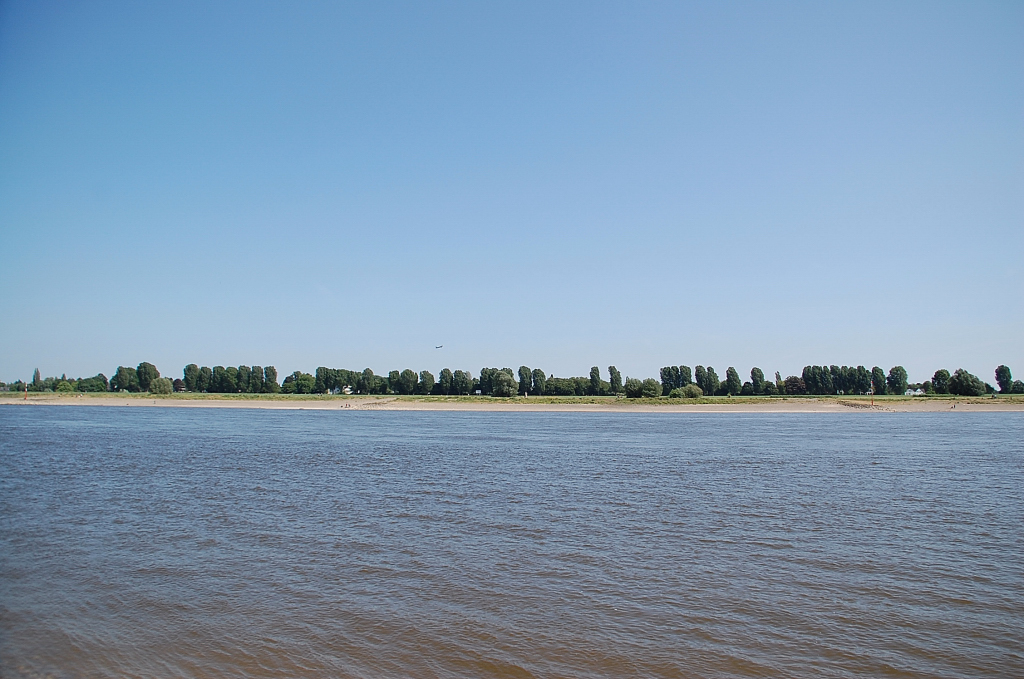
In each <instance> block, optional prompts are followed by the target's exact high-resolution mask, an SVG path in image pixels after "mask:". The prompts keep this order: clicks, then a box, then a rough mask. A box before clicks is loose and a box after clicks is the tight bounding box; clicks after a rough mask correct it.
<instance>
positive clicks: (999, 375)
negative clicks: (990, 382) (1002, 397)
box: [996, 365, 1013, 394]
mask: <svg viewBox="0 0 1024 679" xmlns="http://www.w3.org/2000/svg"><path fill="white" fill-rule="evenodd" d="M996 384H998V385H999V393H1001V394H1009V393H1010V390H1011V389H1013V375H1012V374H1011V373H1010V369H1009V368H1008V367H1006V366H1005V365H1001V366H999V367H998V368H996Z"/></svg>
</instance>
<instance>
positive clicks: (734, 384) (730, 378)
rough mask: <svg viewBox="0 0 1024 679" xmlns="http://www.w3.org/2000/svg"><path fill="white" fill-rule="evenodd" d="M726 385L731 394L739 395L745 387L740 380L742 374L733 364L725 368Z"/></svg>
mask: <svg viewBox="0 0 1024 679" xmlns="http://www.w3.org/2000/svg"><path fill="white" fill-rule="evenodd" d="M725 386H726V389H728V391H729V395H730V396H738V395H739V393H740V390H741V389H742V388H743V383H742V382H740V374H739V373H738V372H736V368H734V367H732V366H729V367H728V368H726V369H725Z"/></svg>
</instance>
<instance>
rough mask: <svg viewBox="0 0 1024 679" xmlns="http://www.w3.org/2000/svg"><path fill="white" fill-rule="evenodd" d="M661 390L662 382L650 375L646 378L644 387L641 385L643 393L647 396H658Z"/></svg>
mask: <svg viewBox="0 0 1024 679" xmlns="http://www.w3.org/2000/svg"><path fill="white" fill-rule="evenodd" d="M661 392H662V389H661V382H659V381H658V380H656V379H654V378H653V377H648V378H647V379H646V380H644V383H643V387H641V393H643V395H644V397H645V398H658V397H659V396H661Z"/></svg>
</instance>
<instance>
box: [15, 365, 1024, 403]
mask: <svg viewBox="0 0 1024 679" xmlns="http://www.w3.org/2000/svg"><path fill="white" fill-rule="evenodd" d="M995 378H996V383H997V384H998V385H999V391H1000V392H1001V393H1004V394H1009V393H1014V394H1024V383H1022V382H1021V381H1020V380H1014V379H1013V376H1012V374H1011V373H1010V369H1009V368H1008V367H1007V366H1005V365H1000V366H999V367H998V368H996V371H995ZM0 387H2V388H6V389H11V390H18V391H22V390H24V391H57V392H74V391H78V392H90V391H127V392H150V393H170V392H171V391H188V392H207V393H230V394H234V393H247V394H275V393H285V394H330V393H359V394H403V395H404V394H435V395H443V396H448V395H467V394H474V393H480V394H484V395H489V396H498V397H510V396H516V395H533V396H537V395H543V396H615V395H619V394H622V395H625V396H626V397H627V398H642V397H645V398H655V397H658V396H670V397H688V398H695V397H698V396H702V395H714V396H774V395H778V394H783V395H800V394H821V395H827V394H869V393H873V394H878V395H884V394H903V393H905V392H906V391H907V390H908V388H909V389H914V390H916V389H920V390H921V391H922V392H924V393H928V394H955V395H959V396H981V395H983V394H986V393H994V392H995V388H994V387H992V386H991V385H989V384H987V383H985V382H983V381H982V380H981V379H980V378H978V377H977V376H975V375H972V374H971V373H969V372H967V371H966V370H964V369H963V368H961V369H959V370H956V371H954V372H953V373H952V374H950V372H949V371H948V370H945V369H941V370H937V371H935V374H934V375H933V376H932V379H931V380H927V381H925V382H922V383H919V384H908V382H907V371H906V370H905V369H904V368H903V366H899V365H897V366H894V367H892V368H890V369H889V372H888V373H886V372H885V371H884V370H882V368H880V367H878V366H875V367H873V368H872V369H871V370H870V371H868V370H867V368H865V367H864V366H862V365H859V366H857V367H856V368H854V367H850V366H845V365H844V366H837V365H830V366H822V365H809V366H806V367H804V369H803V371H802V373H801V374H800V375H799V376H796V375H790V376H789V377H786V378H785V379H783V377H782V376H781V375H780V374H779V373H778V372H776V373H775V379H774V380H769V379H765V375H764V372H763V371H762V370H761V369H760V368H757V367H755V368H752V369H751V370H750V380H749V381H746V382H741V381H740V377H739V373H738V372H737V371H736V369H735V368H733V367H731V366H730V367H729V368H727V369H726V371H725V380H722V379H720V378H719V376H718V373H717V372H715V369H714V368H713V367H711V366H706V367H705V366H702V365H698V366H696V367H694V368H693V370H691V369H690V367H689V366H685V365H679V366H674V365H671V366H666V367H664V368H662V369H661V380H660V382H659V381H658V380H655V379H653V378H648V379H645V380H639V379H634V378H626V380H625V381H623V379H622V374H621V373H620V372H619V371H618V370H617V369H616V368H615V366H613V365H612V366H608V380H607V381H606V380H604V379H602V377H601V370H600V368H598V367H597V366H594V367H593V368H591V369H590V375H589V376H588V377H555V376H554V375H551V376H548V375H546V374H545V373H544V371H543V370H541V369H540V368H534V369H532V370H531V369H530V368H529V367H528V366H525V365H522V366H519V370H518V371H513V370H512V369H511V368H482V369H481V370H480V375H479V376H478V377H473V375H472V373H471V372H470V371H468V370H455V371H452V370H450V369H448V368H444V369H442V370H441V371H440V373H439V374H438V377H437V378H436V379H435V377H434V375H433V373H431V372H429V371H427V370H422V371H420V372H419V373H417V372H415V371H413V370H410V369H406V370H402V371H398V370H392V371H391V372H390V373H388V376H387V377H383V376H380V375H375V374H374V373H373V371H372V370H371V369H369V368H366V369H365V370H362V371H355V370H346V369H343V368H326V367H320V368H317V369H316V373H315V375H310V374H309V373H304V372H301V371H295V372H294V373H292V374H291V375H288V376H287V377H285V378H284V381H283V382H281V383H280V384H278V381H277V369H276V368H274V366H266V367H262V366H258V365H254V366H245V365H240V366H238V367H233V366H228V367H226V368H225V367H224V366H219V365H218V366H214V367H213V368H209V367H207V366H202V367H200V366H198V365H196V364H195V363H190V364H188V365H187V366H185V369H184V371H183V374H182V379H175V380H173V381H172V380H170V379H168V378H165V377H161V376H160V371H159V370H158V369H157V367H156V366H155V365H153V364H152V363H149V362H146V361H143V362H142V363H140V364H139V365H138V366H137V367H135V368H132V367H128V366H119V367H118V369H117V371H116V372H115V373H114V376H113V377H112V378H111V379H110V380H109V381H108V380H107V378H106V376H105V375H103V374H102V373H100V374H98V375H96V376H94V377H87V378H78V379H68V377H67V376H66V375H62V376H61V377H59V378H57V377H47V378H45V379H44V378H43V377H42V376H41V375H40V373H39V370H38V369H37V370H36V371H35V372H34V374H33V376H32V381H31V382H28V383H26V382H22V381H20V380H19V381H17V382H15V383H13V384H10V385H3V384H2V383H0Z"/></svg>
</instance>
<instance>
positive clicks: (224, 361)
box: [0, 0, 1024, 382]
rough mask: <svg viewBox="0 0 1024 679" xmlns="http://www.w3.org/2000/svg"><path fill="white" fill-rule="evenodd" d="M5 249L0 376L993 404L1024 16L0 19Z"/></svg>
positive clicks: (1023, 210)
mask: <svg viewBox="0 0 1024 679" xmlns="http://www.w3.org/2000/svg"><path fill="white" fill-rule="evenodd" d="M0 253H2V266H3V273H2V275H0V317H2V319H3V331H2V333H0V380H6V381H11V380H14V379H17V378H21V379H28V378H30V376H31V374H32V369H33V368H36V367H38V368H39V369H40V370H41V371H42V372H43V374H44V376H45V375H51V374H58V375H59V374H61V373H68V375H69V376H86V375H92V374H95V373H97V372H100V371H102V372H104V373H106V374H107V375H108V376H110V375H111V374H112V373H113V371H114V370H115V369H116V367H117V366H118V365H133V366H134V365H136V364H138V363H139V362H140V361H143V360H148V361H151V362H153V363H155V364H156V365H157V366H158V367H159V368H160V369H161V371H162V372H163V373H164V374H165V375H170V376H172V377H177V376H180V373H181V369H182V367H183V366H184V365H185V364H186V363H190V362H195V363H199V364H200V365H211V366H212V365H217V364H219V365H239V364H243V363H244V364H247V365H249V364H257V365H269V364H273V365H276V366H277V368H278V371H279V373H280V374H281V375H282V376H283V375H285V374H287V373H289V372H291V371H293V370H296V369H301V370H304V371H307V372H312V371H313V369H315V368H316V367H317V366H318V365H327V366H330V367H345V368H350V369H362V368H364V367H367V366H368V367H370V368H372V369H373V370H374V371H375V372H377V373H386V372H387V371H388V370H391V369H403V368H407V367H408V368H413V369H415V370H423V369H428V370H431V371H432V372H434V373H435V374H437V372H438V371H439V370H440V369H441V368H442V367H446V366H447V367H450V368H452V369H453V370H454V369H457V368H462V369H470V370H472V371H473V374H477V373H478V371H479V369H480V367H481V366H498V367H501V366H509V367H512V368H516V367H518V366H519V365H521V364H526V365H529V366H530V367H540V368H542V369H544V370H545V371H547V372H548V373H549V374H551V373H554V374H556V375H559V376H565V375H571V374H572V375H585V374H587V373H588V371H589V369H590V366H592V365H599V366H601V368H602V372H604V371H605V368H606V367H607V366H608V365H609V364H615V365H617V366H618V367H619V369H620V370H621V371H622V373H623V374H624V375H629V376H633V377H648V376H656V375H657V372H658V368H659V367H661V366H663V365H668V364H686V365H691V366H692V365H695V364H698V363H699V364H703V365H713V366H714V367H715V368H716V370H717V371H718V373H719V375H724V374H725V368H726V367H727V366H730V365H732V366H736V368H737V369H738V370H739V371H740V373H741V374H742V375H745V374H746V373H748V372H749V370H750V367H751V366H753V365H757V366H760V367H761V368H763V369H764V370H765V372H767V373H769V374H771V373H774V371H776V370H779V371H781V372H782V374H783V376H785V375H787V374H792V373H796V374H799V371H800V369H801V368H802V367H803V366H804V365H805V364H831V363H836V364H849V365H857V364H864V365H866V366H868V368H870V367H871V366H873V365H880V366H882V367H883V368H885V369H888V368H889V367H891V366H893V365H895V364H902V365H904V366H906V368H907V370H908V371H909V373H910V378H911V380H912V381H916V380H923V379H926V378H928V377H930V376H931V374H932V372H933V371H934V370H936V369H937V368H943V367H944V368H947V369H950V370H953V369H955V368H958V367H965V368H967V369H968V370H971V371H972V372H974V373H975V374H977V375H979V376H980V377H982V378H983V379H985V380H986V381H988V382H993V381H994V379H993V375H992V371H993V369H994V368H995V366H996V365H997V364H999V363H1006V364H1007V365H1009V366H1010V367H1011V368H1012V369H1014V370H1015V372H1016V375H1015V376H1017V377H1022V376H1024V3H1021V2H998V3H990V2H962V3H942V2H932V1H929V2H921V3H915V2H898V3H892V2H883V3H869V2H847V3H836V2H828V3H823V2H808V3H782V2H771V3H766V2H754V3H749V4H746V3H721V2H708V3H682V2H678V3H639V2H622V3H614V4H610V3H595V2H580V3H552V2H539V3H527V2H519V3H480V2H467V3H464V4H460V3H441V2H437V3H409V4H387V3H383V2H365V3H358V4H344V3H334V2H332V3H313V2H285V3H281V2H276V3H267V4H260V3H256V2H248V1H247V2H238V3H210V2H205V1H204V2H196V3H191V4H190V3H187V2H173V3H139V2H123V3H105V2H76V3H70V2H58V3H49V2H40V1H38V0H32V1H31V2H19V1H10V0H5V1H4V2H0ZM436 345H443V348H442V349H435V348H434V347H435V346H436ZM605 377H607V375H605Z"/></svg>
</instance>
